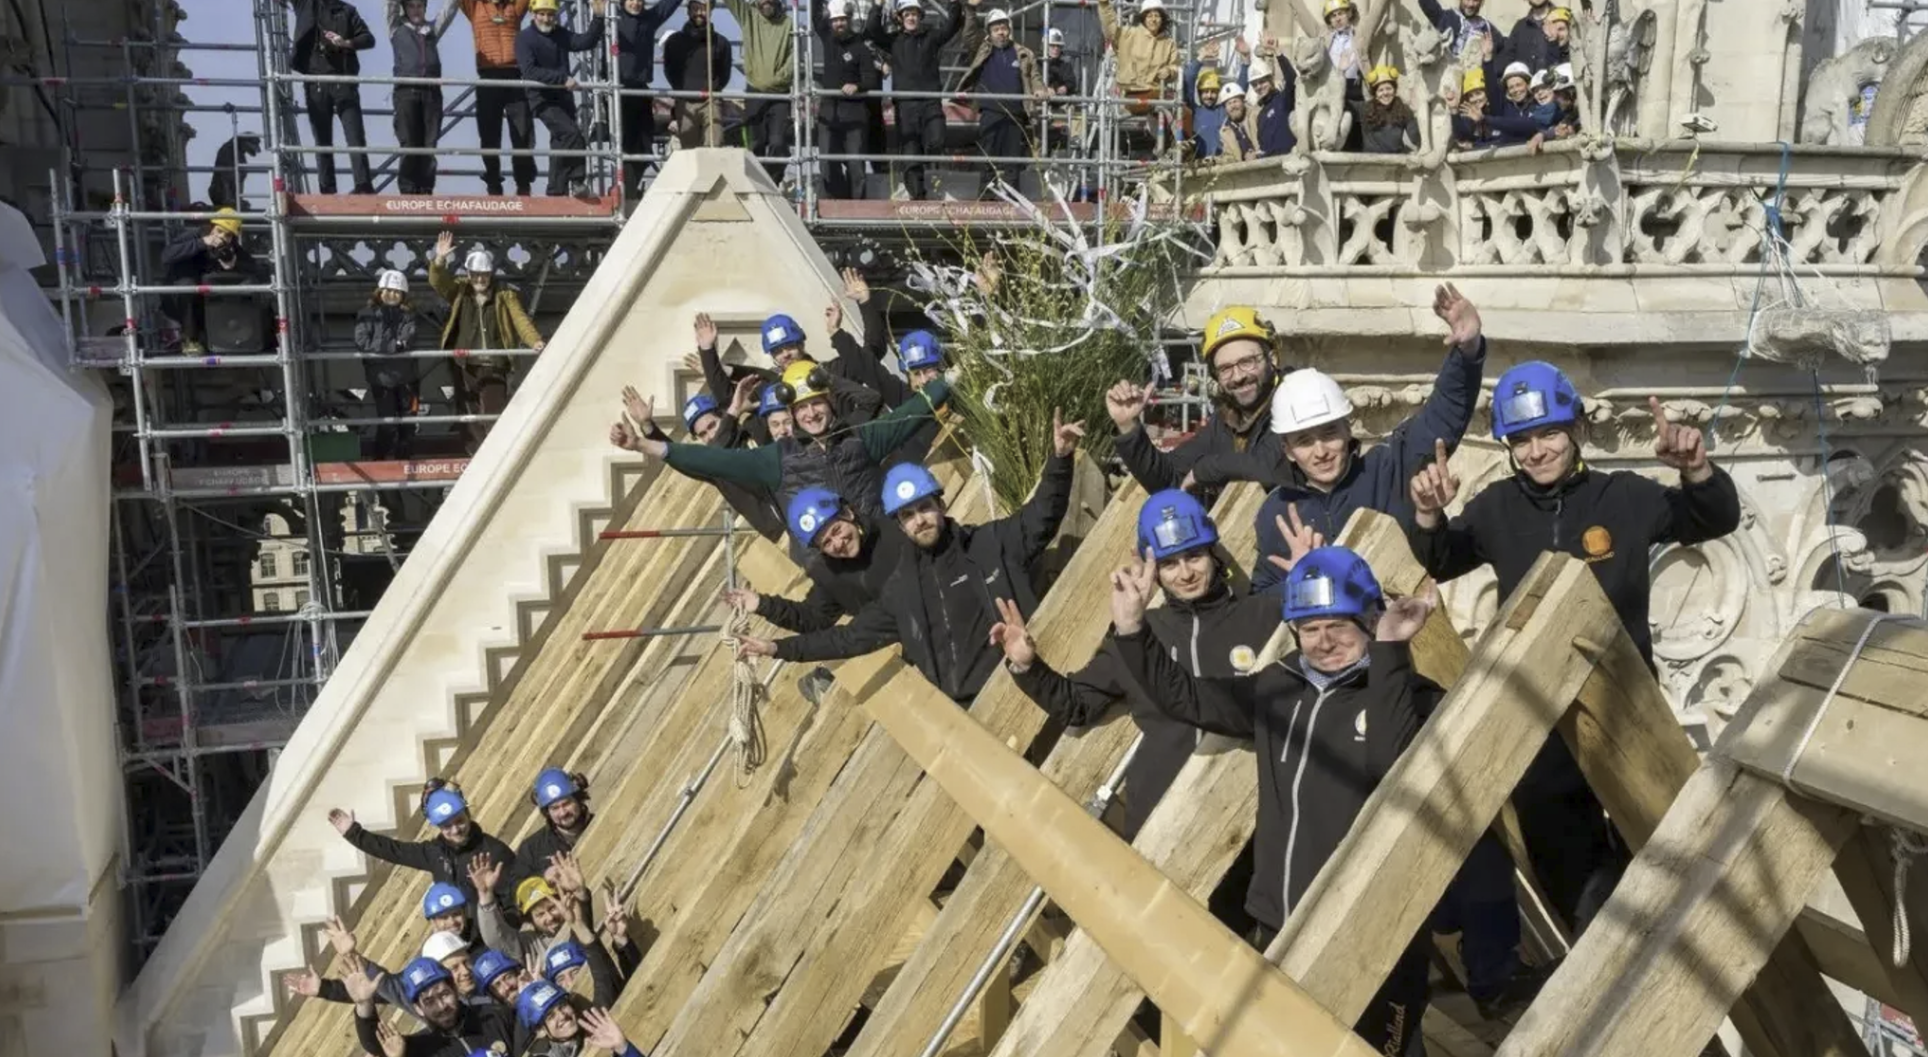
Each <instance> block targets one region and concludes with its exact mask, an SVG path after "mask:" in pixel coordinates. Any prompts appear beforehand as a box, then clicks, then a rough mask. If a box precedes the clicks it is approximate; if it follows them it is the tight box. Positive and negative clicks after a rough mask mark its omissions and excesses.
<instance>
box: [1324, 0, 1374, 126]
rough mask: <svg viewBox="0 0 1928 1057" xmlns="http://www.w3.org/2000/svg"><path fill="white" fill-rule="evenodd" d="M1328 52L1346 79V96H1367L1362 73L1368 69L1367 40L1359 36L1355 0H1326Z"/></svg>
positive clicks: (1354, 97) (1333, 65)
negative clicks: (1361, 84) (1363, 88)
mask: <svg viewBox="0 0 1928 1057" xmlns="http://www.w3.org/2000/svg"><path fill="white" fill-rule="evenodd" d="M1323 15H1324V18H1325V24H1326V54H1327V56H1328V57H1330V59H1331V61H1332V68H1333V69H1335V70H1337V71H1339V74H1340V76H1342V77H1344V78H1345V79H1346V100H1347V101H1348V102H1357V101H1358V100H1360V99H1362V98H1364V93H1363V92H1362V91H1361V90H1360V88H1359V85H1360V77H1361V76H1362V75H1363V74H1364V73H1365V70H1366V55H1365V42H1364V41H1362V40H1360V39H1359V7H1358V5H1356V4H1354V3H1353V2H1352V0H1325V8H1324V11H1323Z"/></svg>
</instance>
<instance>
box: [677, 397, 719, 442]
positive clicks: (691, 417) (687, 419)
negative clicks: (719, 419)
mask: <svg viewBox="0 0 1928 1057" xmlns="http://www.w3.org/2000/svg"><path fill="white" fill-rule="evenodd" d="M715 413H716V398H715V397H713V396H711V395H710V394H708V393H698V394H696V395H695V396H692V397H690V398H689V399H688V400H686V401H684V402H683V425H685V426H687V427H689V431H690V432H691V433H694V432H696V420H697V419H699V418H702V417H703V416H704V415H713V414H715Z"/></svg>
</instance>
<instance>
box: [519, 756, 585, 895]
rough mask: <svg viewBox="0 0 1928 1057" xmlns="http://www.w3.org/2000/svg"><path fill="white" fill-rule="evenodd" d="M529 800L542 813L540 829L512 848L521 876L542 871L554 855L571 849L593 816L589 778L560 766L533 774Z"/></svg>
mask: <svg viewBox="0 0 1928 1057" xmlns="http://www.w3.org/2000/svg"><path fill="white" fill-rule="evenodd" d="M529 802H530V803H532V804H534V805H535V806H536V810H537V811H540V812H542V828H541V829H539V830H536V831H535V832H534V833H531V834H529V835H528V836H526V837H524V838H522V843H521V844H520V845H518V846H517V847H516V851H515V861H516V867H517V869H518V871H519V872H520V873H521V874H522V875H523V876H525V877H527V876H533V875H540V874H542V873H544V872H545V871H547V870H548V869H549V868H550V867H551V866H552V865H554V863H555V857H556V856H557V855H560V854H562V853H564V852H572V851H575V850H576V842H577V841H580V840H581V839H582V835H583V833H585V832H587V831H588V829H589V824H590V823H591V822H593V821H595V818H596V816H595V813H594V812H592V811H590V810H589V779H588V778H587V777H586V776H584V775H583V774H581V773H580V772H577V773H571V772H569V771H565V770H563V769H562V768H560V767H544V768H543V769H542V770H541V771H540V772H538V773H537V774H536V780H535V785H534V787H533V788H531V789H530V790H529Z"/></svg>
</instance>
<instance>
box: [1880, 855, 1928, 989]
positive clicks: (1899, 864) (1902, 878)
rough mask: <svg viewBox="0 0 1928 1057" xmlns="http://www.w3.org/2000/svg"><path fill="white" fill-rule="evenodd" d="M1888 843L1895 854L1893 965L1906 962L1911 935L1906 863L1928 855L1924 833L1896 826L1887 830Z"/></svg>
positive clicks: (1905, 965) (1899, 966)
mask: <svg viewBox="0 0 1928 1057" xmlns="http://www.w3.org/2000/svg"><path fill="white" fill-rule="evenodd" d="M1888 836H1889V847H1890V849H1891V850H1892V851H1893V852H1894V857H1895V949H1894V964H1895V968H1897V969H1901V968H1905V967H1907V965H1908V953H1909V950H1908V949H1909V947H1911V946H1912V945H1913V939H1914V937H1913V936H1911V935H1910V934H1909V932H1908V867H1909V866H1911V865H1912V864H1913V863H1914V861H1915V860H1916V859H1918V858H1920V857H1921V856H1923V855H1928V835H1924V834H1921V833H1916V832H1914V831H1913V830H1906V829H1902V828H1901V827H1900V826H1896V827H1894V828H1892V829H1890V830H1889V831H1888Z"/></svg>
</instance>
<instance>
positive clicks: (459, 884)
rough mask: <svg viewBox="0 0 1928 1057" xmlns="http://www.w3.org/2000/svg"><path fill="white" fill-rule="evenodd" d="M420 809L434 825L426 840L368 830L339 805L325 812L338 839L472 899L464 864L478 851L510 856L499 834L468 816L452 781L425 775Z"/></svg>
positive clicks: (485, 855) (501, 857)
mask: <svg viewBox="0 0 1928 1057" xmlns="http://www.w3.org/2000/svg"><path fill="white" fill-rule="evenodd" d="M422 815H423V816H424V817H425V818H427V819H428V823H429V825H431V826H434V827H435V830H436V835H435V837H434V839H432V840H424V841H399V840H396V839H395V838H393V837H385V836H383V835H381V834H379V833H370V832H368V831H367V830H365V829H363V828H362V824H361V823H359V822H357V821H355V813H354V812H352V811H343V810H342V809H340V808H335V809H334V810H332V811H330V812H328V822H329V824H330V825H332V826H334V827H335V832H337V833H339V834H341V837H342V839H343V840H345V841H347V842H348V843H350V844H352V845H354V846H355V847H356V848H357V849H358V850H360V851H361V852H362V854H364V855H370V856H373V857H375V858H377V859H380V860H382V861H383V862H387V863H393V864H395V865H396V866H406V867H408V868H409V869H412V870H421V871H423V872H424V873H426V874H428V875H429V876H430V877H433V878H434V879H435V880H436V881H438V882H441V883H442V884H446V885H452V886H454V887H455V888H457V889H459V890H460V891H461V893H462V895H463V897H464V898H465V900H466V901H467V903H468V904H470V905H473V904H474V903H475V902H476V900H477V898H478V896H479V893H478V892H476V890H475V889H474V887H472V886H471V884H470V881H469V868H470V864H471V863H472V862H473V861H474V860H475V859H476V858H477V857H478V856H479V857H481V858H483V859H490V858H493V859H494V860H495V861H497V862H504V863H506V862H509V861H511V860H512V859H513V858H514V855H513V853H511V852H510V851H509V846H508V845H507V844H504V843H503V842H502V841H501V840H500V839H498V838H496V837H492V836H490V835H489V834H487V833H484V832H483V831H482V827H481V826H478V825H476V824H475V820H474V819H473V818H471V817H470V816H469V805H468V801H466V800H464V799H462V791H461V789H460V788H458V787H457V786H455V785H454V784H453V783H448V782H443V781H442V780H441V779H439V778H434V779H430V780H429V783H428V785H427V786H425V787H424V788H423V790H422ZM513 881H514V879H513V878H508V879H505V880H504V881H503V882H502V883H503V885H505V886H506V885H508V884H512V883H513ZM496 894H497V895H498V896H499V897H504V901H505V902H506V901H507V900H506V897H507V896H508V895H510V894H511V893H510V891H509V889H508V888H507V887H502V888H499V889H498V891H497V893H496Z"/></svg>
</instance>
